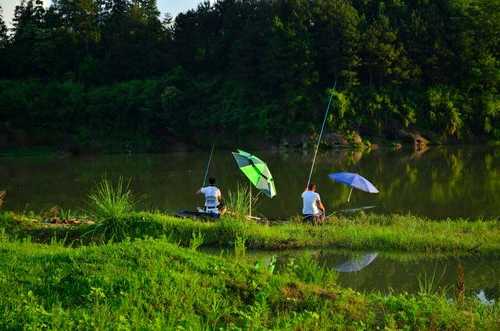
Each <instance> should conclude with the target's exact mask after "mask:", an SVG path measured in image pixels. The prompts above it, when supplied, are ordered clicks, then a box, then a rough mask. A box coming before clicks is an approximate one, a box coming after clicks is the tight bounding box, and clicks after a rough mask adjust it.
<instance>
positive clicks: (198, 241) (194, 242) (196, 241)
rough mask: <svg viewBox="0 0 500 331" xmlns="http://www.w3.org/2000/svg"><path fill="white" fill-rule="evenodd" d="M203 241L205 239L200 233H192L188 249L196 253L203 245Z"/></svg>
mask: <svg viewBox="0 0 500 331" xmlns="http://www.w3.org/2000/svg"><path fill="white" fill-rule="evenodd" d="M204 240H205V237H204V236H203V234H202V233H201V232H198V233H196V232H193V234H192V238H191V240H190V241H189V247H190V248H191V249H192V250H193V251H196V250H197V249H198V247H200V246H201V245H203V242H204Z"/></svg>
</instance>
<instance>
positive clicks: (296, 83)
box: [0, 0, 500, 146]
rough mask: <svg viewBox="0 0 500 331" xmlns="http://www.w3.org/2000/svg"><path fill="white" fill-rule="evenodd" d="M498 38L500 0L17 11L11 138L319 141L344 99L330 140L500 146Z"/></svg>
mask: <svg viewBox="0 0 500 331" xmlns="http://www.w3.org/2000/svg"><path fill="white" fill-rule="evenodd" d="M499 34H500V1H499V0H385V1H381V0H218V1H215V2H212V4H210V3H209V2H205V3H201V4H200V5H199V6H198V7H197V8H196V9H193V10H189V11H187V12H184V13H181V14H179V15H178V16H177V17H176V18H175V19H173V18H172V17H171V16H169V15H164V16H163V17H162V16H161V14H160V12H159V10H158V8H157V4H156V1H155V0H53V1H52V4H51V5H50V6H49V7H48V8H44V6H43V3H42V1H40V0H22V1H21V2H20V4H19V6H17V7H16V9H15V13H14V19H13V27H12V29H11V30H10V31H9V29H7V27H6V25H5V23H4V21H3V19H1V17H0V79H1V80H0V126H2V125H3V128H2V129H3V131H4V132H10V136H9V137H11V136H16V134H17V135H18V136H19V135H21V136H26V137H29V138H26V139H28V140H31V141H32V142H34V143H40V144H57V143H58V142H61V141H75V142H82V141H84V142H89V141H99V140H103V139H104V140H105V139H111V138H113V139H115V140H117V141H126V140H127V139H128V140H130V141H137V140H140V141H142V142H143V143H144V144H145V145H148V146H149V145H151V144H153V145H154V141H157V139H158V138H159V137H164V136H166V135H168V136H172V137H177V138H180V139H188V138H189V139H191V138H193V137H200V136H201V137H203V136H204V135H205V134H206V133H207V132H214V131H216V132H224V133H225V134H228V135H233V134H238V135H240V136H248V137H252V136H255V137H259V138H262V137H265V138H266V139H269V140H279V139H280V138H282V137H286V136H290V135H296V134H299V133H306V134H310V133H312V132H314V130H317V127H318V126H319V122H320V121H321V117H322V115H323V111H324V107H325V105H326V102H327V100H328V97H329V95H330V93H333V96H334V101H333V111H332V114H331V116H330V118H329V119H328V120H329V122H328V124H329V129H330V130H336V131H340V132H350V131H356V132H359V133H361V135H362V136H376V137H384V138H397V136H398V132H400V130H409V131H411V130H419V131H420V132H423V133H424V134H426V135H428V136H429V137H431V138H432V139H433V140H435V141H445V142H446V141H472V140H478V139H481V140H484V139H493V140H498V139H499V138H500V128H499V114H500V100H499V97H498V85H499V81H500V70H499V59H498V54H500V43H499V41H500V36H499ZM333 86H335V89H333V88H332V87H333ZM2 123H3V124H2ZM3 139H4V140H5V139H8V140H9V139H10V140H12V138H5V137H4V138H3ZM1 140H2V139H1V137H0V144H1Z"/></svg>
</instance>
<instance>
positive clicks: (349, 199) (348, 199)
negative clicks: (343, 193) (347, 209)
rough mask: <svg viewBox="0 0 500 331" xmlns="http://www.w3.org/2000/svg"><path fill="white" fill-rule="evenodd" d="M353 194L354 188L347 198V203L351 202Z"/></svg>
mask: <svg viewBox="0 0 500 331" xmlns="http://www.w3.org/2000/svg"><path fill="white" fill-rule="evenodd" d="M351 194H352V187H351V190H350V191H349V196H348V197H347V202H348V203H349V201H351Z"/></svg>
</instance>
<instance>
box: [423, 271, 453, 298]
mask: <svg viewBox="0 0 500 331" xmlns="http://www.w3.org/2000/svg"><path fill="white" fill-rule="evenodd" d="M445 272H446V269H444V270H443V272H442V273H441V275H438V273H437V270H436V269H434V271H433V272H432V274H427V273H424V274H423V275H419V276H418V277H417V280H418V293H419V294H422V295H441V296H445V295H446V292H447V290H448V288H447V287H446V286H445V287H440V286H439V284H440V283H441V281H442V280H443V277H444V274H445Z"/></svg>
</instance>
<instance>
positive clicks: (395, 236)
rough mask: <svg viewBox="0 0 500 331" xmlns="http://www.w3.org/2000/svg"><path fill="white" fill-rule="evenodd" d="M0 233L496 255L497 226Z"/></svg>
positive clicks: (127, 221) (29, 229) (9, 226)
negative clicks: (241, 240)
mask: <svg viewBox="0 0 500 331" xmlns="http://www.w3.org/2000/svg"><path fill="white" fill-rule="evenodd" d="M2 227H3V229H4V230H3V231H4V233H5V235H6V236H9V237H11V238H23V237H28V236H29V237H31V239H32V240H33V241H37V242H48V241H50V240H52V239H53V238H56V239H58V240H65V241H66V243H68V244H69V243H72V242H75V243H84V244H85V243H89V242H92V241H98V242H103V241H104V242H105V241H108V240H110V239H113V240H114V241H120V240H122V239H123V238H127V237H129V238H143V237H153V238H160V237H168V238H169V239H171V240H173V241H176V242H179V243H180V244H181V245H185V246H187V245H189V243H190V242H191V240H192V238H193V235H199V236H201V237H202V238H203V245H206V246H232V245H233V244H234V242H235V241H236V240H237V239H238V238H244V239H245V240H246V243H247V246H248V247H249V248H257V249H286V248H305V247H342V248H349V249H359V250H364V249H379V250H400V251H412V252H433V253H435V252H447V253H462V254H463V253H479V254H485V255H500V224H499V223H498V221H497V220H463V219H455V220H452V219H449V220H445V221H433V220H429V219H424V218H419V217H416V216H400V215H365V214H360V215H358V216H355V217H349V218H348V217H342V218H335V219H332V220H330V221H329V222H328V223H327V224H325V225H322V226H311V225H306V224H302V223H300V222H299V221H298V220H290V221H288V222H284V223H280V224H275V225H266V224H260V223H255V222H248V221H242V220H237V219H231V218H223V219H221V220H219V221H216V222H203V221H199V220H192V219H179V218H175V217H172V216H168V215H165V214H161V213H149V212H131V213H127V214H125V215H124V216H122V217H121V218H119V219H116V220H114V221H113V222H111V224H108V225H107V227H106V226H99V225H79V226H50V225H45V224H43V223H41V220H40V218H38V217H37V216H32V217H27V216H23V215H17V214H14V213H2V214H0V228H2ZM117 229H118V230H117ZM106 231H107V232H106Z"/></svg>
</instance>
